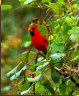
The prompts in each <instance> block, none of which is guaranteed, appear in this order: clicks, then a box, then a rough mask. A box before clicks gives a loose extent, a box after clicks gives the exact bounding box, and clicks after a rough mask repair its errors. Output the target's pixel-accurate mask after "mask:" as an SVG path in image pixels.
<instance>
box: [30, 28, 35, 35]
mask: <svg viewBox="0 0 79 96" xmlns="http://www.w3.org/2000/svg"><path fill="white" fill-rule="evenodd" d="M32 30H33V31H31V32H30V35H31V36H34V30H35V28H32Z"/></svg>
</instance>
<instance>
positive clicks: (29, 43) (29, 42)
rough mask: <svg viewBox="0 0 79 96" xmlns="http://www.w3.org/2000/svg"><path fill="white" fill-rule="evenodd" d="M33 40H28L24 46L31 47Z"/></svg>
mask: <svg viewBox="0 0 79 96" xmlns="http://www.w3.org/2000/svg"><path fill="white" fill-rule="evenodd" d="M31 43H32V42H31V41H27V42H25V43H24V44H23V47H29V46H30V45H31Z"/></svg>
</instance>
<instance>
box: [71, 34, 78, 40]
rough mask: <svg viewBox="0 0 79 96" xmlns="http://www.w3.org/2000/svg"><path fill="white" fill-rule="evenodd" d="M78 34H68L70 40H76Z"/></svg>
mask: <svg viewBox="0 0 79 96" xmlns="http://www.w3.org/2000/svg"><path fill="white" fill-rule="evenodd" d="M78 36H79V34H78V35H77V34H71V35H70V40H72V42H76V40H77V38H78Z"/></svg>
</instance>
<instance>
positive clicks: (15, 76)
mask: <svg viewBox="0 0 79 96" xmlns="http://www.w3.org/2000/svg"><path fill="white" fill-rule="evenodd" d="M26 68H27V67H26V65H25V66H24V67H23V68H22V69H21V70H20V71H18V72H17V73H15V74H14V75H13V76H11V77H10V80H11V81H12V80H15V79H16V78H18V77H19V76H20V74H21V72H22V71H23V70H25V69H26Z"/></svg>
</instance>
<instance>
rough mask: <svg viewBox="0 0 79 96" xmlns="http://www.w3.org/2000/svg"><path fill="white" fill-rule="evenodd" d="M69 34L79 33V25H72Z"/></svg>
mask: <svg viewBox="0 0 79 96" xmlns="http://www.w3.org/2000/svg"><path fill="white" fill-rule="evenodd" d="M68 34H79V27H77V26H75V27H72V29H71V30H69V31H68Z"/></svg>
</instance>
